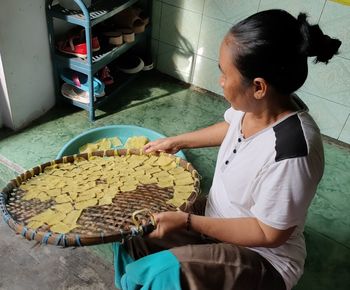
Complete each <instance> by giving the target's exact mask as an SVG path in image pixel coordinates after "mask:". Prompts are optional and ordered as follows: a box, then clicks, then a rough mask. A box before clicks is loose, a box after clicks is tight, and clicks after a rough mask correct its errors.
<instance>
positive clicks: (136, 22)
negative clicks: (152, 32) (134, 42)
mask: <svg viewBox="0 0 350 290" xmlns="http://www.w3.org/2000/svg"><path fill="white" fill-rule="evenodd" d="M111 21H112V22H113V24H114V25H116V26H117V27H122V28H130V29H132V30H133V31H134V33H135V34H138V33H142V32H144V31H145V27H146V25H147V24H148V23H149V17H148V16H146V15H145V14H144V13H143V11H142V9H140V8H138V7H129V8H127V9H124V10H123V11H121V12H119V13H118V14H116V15H115V16H113V17H112V20H111Z"/></svg>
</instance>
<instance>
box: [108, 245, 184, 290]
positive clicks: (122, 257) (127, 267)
mask: <svg viewBox="0 0 350 290" xmlns="http://www.w3.org/2000/svg"><path fill="white" fill-rule="evenodd" d="M113 251H114V268H115V285H116V287H117V288H120V289H122V290H139V289H141V290H164V289H167V290H181V285H180V263H179V261H178V260H177V258H176V257H175V255H174V254H173V253H172V252H170V251H161V252H158V253H155V254H152V255H149V256H145V257H143V258H141V259H139V260H136V261H133V260H132V258H131V257H130V256H129V255H128V254H127V252H126V251H125V249H124V247H123V246H122V245H120V244H119V243H115V244H113ZM123 273H124V274H123ZM122 274H123V275H122ZM121 275H122V277H121ZM120 278H121V279H120Z"/></svg>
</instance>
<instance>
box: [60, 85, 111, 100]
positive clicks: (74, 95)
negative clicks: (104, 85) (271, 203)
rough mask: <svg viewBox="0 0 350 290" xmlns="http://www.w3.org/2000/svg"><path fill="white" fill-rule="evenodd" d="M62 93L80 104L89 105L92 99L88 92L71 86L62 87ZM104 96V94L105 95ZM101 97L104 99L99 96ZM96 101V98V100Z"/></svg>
mask: <svg viewBox="0 0 350 290" xmlns="http://www.w3.org/2000/svg"><path fill="white" fill-rule="evenodd" d="M61 93H62V95H63V96H64V97H66V98H68V99H70V100H73V101H76V102H80V103H84V104H88V103H89V102H90V98H89V93H88V92H86V91H83V90H81V89H78V88H77V87H75V86H72V85H70V84H67V83H64V84H63V85H62V87H61ZM103 95H104V94H103ZM99 97H102V96H101V95H99ZM94 99H95V101H96V98H94Z"/></svg>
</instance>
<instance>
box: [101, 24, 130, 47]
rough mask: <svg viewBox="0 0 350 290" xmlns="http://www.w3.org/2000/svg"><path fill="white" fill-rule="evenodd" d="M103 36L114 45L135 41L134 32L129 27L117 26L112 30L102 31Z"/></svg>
mask: <svg viewBox="0 0 350 290" xmlns="http://www.w3.org/2000/svg"><path fill="white" fill-rule="evenodd" d="M104 36H106V37H108V42H109V43H110V44H113V45H115V46H121V45H122V44H123V43H124V42H125V43H130V42H133V41H135V33H134V31H133V30H132V29H130V28H118V29H115V30H114V31H108V32H104Z"/></svg>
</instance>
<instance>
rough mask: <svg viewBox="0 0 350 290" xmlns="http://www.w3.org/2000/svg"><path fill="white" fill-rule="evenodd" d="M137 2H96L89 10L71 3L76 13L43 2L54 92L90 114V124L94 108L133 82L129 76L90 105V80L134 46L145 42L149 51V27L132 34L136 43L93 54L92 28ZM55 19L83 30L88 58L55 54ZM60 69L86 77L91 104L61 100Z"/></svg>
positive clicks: (79, 2)
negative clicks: (82, 74)
mask: <svg viewBox="0 0 350 290" xmlns="http://www.w3.org/2000/svg"><path fill="white" fill-rule="evenodd" d="M139 1H140V0H97V1H93V4H92V6H91V7H89V8H87V7H86V6H85V4H84V3H83V1H82V0H74V2H75V3H76V4H77V5H78V6H79V7H80V10H79V11H72V10H68V9H65V8H63V7H61V6H60V5H59V4H55V5H52V2H53V0H45V3H46V17H47V25H48V32H49V43H50V50H51V58H52V62H53V66H54V69H53V74H54V79H55V91H56V93H57V96H58V97H59V98H60V99H62V98H63V99H64V100H66V102H69V103H71V104H73V105H74V106H77V107H79V108H82V109H84V110H87V111H88V113H89V119H90V120H91V121H94V120H95V109H96V108H98V107H99V106H100V105H102V104H103V103H104V102H105V101H106V100H107V99H109V97H111V96H114V95H116V94H117V92H118V91H119V90H120V88H121V87H124V86H125V85H126V84H127V83H129V81H131V80H132V79H134V76H129V77H128V78H127V79H126V80H125V82H123V83H122V84H120V85H119V86H114V87H113V89H112V90H111V91H110V92H109V93H108V95H106V96H105V97H103V98H101V99H97V100H96V101H95V102H93V101H92V100H93V94H94V92H93V77H94V74H96V73H97V72H98V71H99V70H100V69H102V68H103V67H104V66H106V65H108V64H109V63H110V62H112V61H113V60H115V59H116V58H117V57H119V56H121V55H122V54H123V53H125V52H126V51H128V50H129V49H130V48H131V47H133V46H134V45H135V44H138V43H140V42H145V43H147V44H148V49H149V48H150V38H151V36H150V31H151V29H150V28H149V27H148V28H147V29H146V31H145V32H143V33H140V34H137V35H135V41H134V42H131V43H125V44H123V45H121V46H119V47H115V48H112V49H111V50H109V51H105V50H104V51H102V52H101V53H99V54H98V53H97V54H96V53H93V52H92V45H91V38H92V31H91V30H92V27H93V26H94V25H96V24H98V23H100V22H102V21H105V20H107V19H108V18H110V17H112V16H114V15H116V14H117V13H119V12H121V11H123V10H124V9H126V8H128V7H130V6H132V5H133V4H135V3H136V2H139ZM150 1H151V0H148V1H146V3H147V4H148V5H147V10H148V12H149V13H150V12H151V6H150V3H151V2H150ZM54 18H58V19H62V20H64V21H66V22H69V23H72V24H75V25H79V26H82V27H84V28H85V39H86V44H88V45H87V57H86V58H85V59H82V58H78V57H75V56H69V55H67V54H64V53H61V52H58V51H57V50H56V49H55V45H56V41H55V29H54ZM61 67H67V68H70V69H72V70H75V71H79V72H81V73H84V74H86V75H87V77H88V87H89V90H88V93H89V95H90V103H88V104H84V103H81V102H77V101H73V100H69V99H67V98H65V97H63V96H62V95H61V93H60V90H61V82H60V77H59V69H60V68H61Z"/></svg>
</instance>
